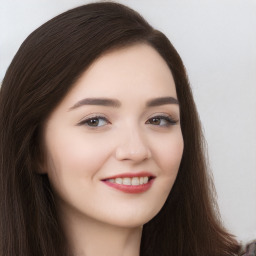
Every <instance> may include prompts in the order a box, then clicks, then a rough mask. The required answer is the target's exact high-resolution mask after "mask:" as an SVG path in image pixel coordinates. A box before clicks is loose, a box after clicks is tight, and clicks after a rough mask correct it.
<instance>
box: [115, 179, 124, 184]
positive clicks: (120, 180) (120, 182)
mask: <svg viewBox="0 0 256 256" xmlns="http://www.w3.org/2000/svg"><path fill="white" fill-rule="evenodd" d="M115 183H117V184H123V179H122V178H116V179H115Z"/></svg>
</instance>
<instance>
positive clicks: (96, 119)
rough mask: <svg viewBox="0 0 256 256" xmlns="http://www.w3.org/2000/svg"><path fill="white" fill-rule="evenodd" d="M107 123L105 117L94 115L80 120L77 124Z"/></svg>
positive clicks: (90, 125)
mask: <svg viewBox="0 0 256 256" xmlns="http://www.w3.org/2000/svg"><path fill="white" fill-rule="evenodd" d="M108 123H109V121H108V120H107V119H106V118H105V117H100V116H96V117H91V118H88V119H85V120H83V121H81V122H80V123H79V124H78V125H85V126H89V127H101V126H105V125H107V124H108Z"/></svg>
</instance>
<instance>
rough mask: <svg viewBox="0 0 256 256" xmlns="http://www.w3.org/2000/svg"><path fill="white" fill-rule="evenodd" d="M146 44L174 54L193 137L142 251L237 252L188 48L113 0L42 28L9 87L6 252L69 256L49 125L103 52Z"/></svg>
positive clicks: (171, 62)
mask: <svg viewBox="0 0 256 256" xmlns="http://www.w3.org/2000/svg"><path fill="white" fill-rule="evenodd" d="M136 43H145V44H148V45H151V46H152V47H153V48H155V49H156V50H157V51H158V52H159V54H160V55H161V56H162V57H163V58H164V60H165V61H166V62H167V64H168V66H169V68H170V70H171V72H172V74H173V77H174V80H175V84H176V90H177V96H178V100H179V102H180V111H181V112H180V116H181V128H182V133H183V138H184V153H183V157H182V161H181V165H180V169H179V173H178V176H177V179H176V181H175V184H174V186H173V188H172V191H171V193H170V195H169V197H168V199H167V201H166V203H165V205H164V206H163V208H162V210H161V211H160V213H159V214H158V215H157V216H156V217H154V218H153V219H152V220H151V221H150V222H149V223H147V224H145V225H144V227H143V234H142V241H141V255H142V256H156V255H161V256H165V255H166V256H167V255H168V256H170V255H175V256H186V255H189V256H193V255H195V256H224V255H225V256H227V255H236V254H237V252H238V249H239V246H238V245H237V243H236V241H235V240H234V239H233V237H232V236H231V235H230V234H228V233H227V232H226V231H225V229H224V228H223V227H222V226H221V224H220V220H219V215H218V209H217V205H216V203H215V199H214V186H213V184H212V181H211V177H210V175H209V174H208V170H207V165H206V160H205V156H204V152H205V149H204V142H203V137H202V133H201V128H200V122H199V118H198V114H197V110H196V106H195V103H194V100H193V96H192V93H191V90H190V86H189V82H188V78H187V75H186V71H185V68H184V66H183V63H182V60H181V59H180V56H179V54H178V53H177V51H176V50H175V48H174V47H173V46H172V44H171V43H170V42H169V40H168V39H167V38H166V37H165V35H164V34H162V33H161V32H159V31H157V30H155V29H154V28H152V27H151V26H150V25H149V24H148V23H147V22H146V21H145V20H144V19H143V18H142V17H141V16H140V15H139V14H138V13H136V12H135V11H133V10H131V9H130V8H128V7H126V6H123V5H121V4H117V3H109V2H103V3H93V4H88V5H84V6H81V7H78V8H75V9H72V10H70V11H67V12H65V13H63V14H61V15H59V16H57V17H55V18H53V19H52V20H50V21H48V22H47V23H45V24H44V25H42V26H41V27H39V28H38V29H37V30H35V31H34V32H33V33H32V34H31V35H30V36H29V37H28V38H27V39H26V40H25V41H24V43H23V44H22V45H21V47H20V49H19V51H18V52H17V54H16V55H15V57H14V59H13V61H12V63H11V65H10V66H9V68H8V70H7V72H6V75H5V78H4V80H3V84H2V88H1V92H0V255H1V256H16V255H19V256H35V255H37V256H40V255H47V256H60V255H62V256H65V255H69V253H68V248H67V247H66V246H65V245H66V241H65V236H64V234H63V231H62V228H61V225H60V224H59V221H58V218H57V214H56V209H55V203H54V196H53V194H52V191H51V187H50V184H49V181H48V178H47V176H46V175H42V174H38V169H39V168H40V162H41V161H43V159H42V152H41V145H40V134H41V133H40V130H41V128H42V125H43V124H44V122H45V120H46V118H47V117H48V116H49V114H50V113H51V112H52V111H53V109H54V108H55V107H56V106H57V105H58V104H59V103H60V101H61V100H62V99H63V97H64V96H65V95H66V94H67V92H68V91H69V90H70V88H71V87H72V85H73V84H74V83H75V81H76V80H77V79H78V78H79V76H80V75H81V74H82V73H83V72H84V71H85V70H86V69H87V68H88V67H89V65H90V64H91V63H92V62H93V61H94V60H95V59H96V58H98V57H99V56H100V55H101V54H104V53H105V52H106V51H109V50H113V49H116V48H120V47H125V46H129V45H131V44H136ZM113 75H114V74H113Z"/></svg>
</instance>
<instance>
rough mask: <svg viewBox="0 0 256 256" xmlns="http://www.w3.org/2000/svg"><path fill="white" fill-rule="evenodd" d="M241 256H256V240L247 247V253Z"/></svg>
mask: <svg viewBox="0 0 256 256" xmlns="http://www.w3.org/2000/svg"><path fill="white" fill-rule="evenodd" d="M241 256H256V240H255V241H254V242H252V243H249V244H248V245H247V246H246V251H245V253H243V254H242V255H241Z"/></svg>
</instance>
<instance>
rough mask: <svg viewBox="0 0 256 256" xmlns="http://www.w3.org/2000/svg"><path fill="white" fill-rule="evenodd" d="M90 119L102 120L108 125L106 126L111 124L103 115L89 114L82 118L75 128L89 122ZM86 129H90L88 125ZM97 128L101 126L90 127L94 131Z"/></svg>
mask: <svg viewBox="0 0 256 256" xmlns="http://www.w3.org/2000/svg"><path fill="white" fill-rule="evenodd" d="M92 119H103V120H104V121H106V123H108V124H110V123H111V122H110V121H109V119H108V118H107V117H106V116H105V115H103V114H91V115H88V116H86V117H83V118H82V119H81V120H80V121H79V122H78V124H77V126H82V125H85V124H86V122H88V121H90V120H92ZM104 126H105V125H104ZM88 127H90V126H89V125H88ZM97 127H101V126H95V127H93V126H91V128H94V129H95V128H97Z"/></svg>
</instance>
